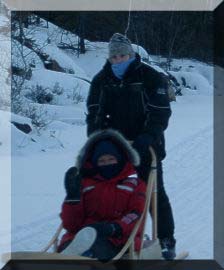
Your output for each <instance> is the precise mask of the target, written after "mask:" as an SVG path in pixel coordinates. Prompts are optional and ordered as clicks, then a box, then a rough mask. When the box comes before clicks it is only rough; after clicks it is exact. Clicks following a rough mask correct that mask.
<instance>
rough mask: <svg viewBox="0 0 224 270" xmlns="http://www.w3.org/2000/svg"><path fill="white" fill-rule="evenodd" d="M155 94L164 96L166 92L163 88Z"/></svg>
mask: <svg viewBox="0 0 224 270" xmlns="http://www.w3.org/2000/svg"><path fill="white" fill-rule="evenodd" d="M157 94H159V95H165V94H166V90H165V89H164V88H158V89H157Z"/></svg>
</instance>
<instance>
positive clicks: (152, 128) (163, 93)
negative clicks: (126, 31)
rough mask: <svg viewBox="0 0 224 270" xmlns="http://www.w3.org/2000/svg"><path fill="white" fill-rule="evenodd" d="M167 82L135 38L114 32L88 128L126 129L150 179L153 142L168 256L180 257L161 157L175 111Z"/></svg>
mask: <svg viewBox="0 0 224 270" xmlns="http://www.w3.org/2000/svg"><path fill="white" fill-rule="evenodd" d="M169 103H170V102H169V96H168V85H167V82H166V81H165V79H164V77H163V76H161V74H160V73H159V72H157V71H156V70H154V69H153V68H151V67H150V66H149V65H146V64H145V63H142V62H141V59H140V56H139V55H138V54H137V53H135V52H134V50H133V48H132V45H131V42H130V40H129V39H128V38H126V37H125V36H123V35H122V34H119V33H115V34H114V35H113V36H112V37H111V39H110V42H109V57H108V60H107V62H106V64H105V65H104V67H103V69H102V70H101V71H100V72H99V73H98V74H97V75H96V76H95V77H94V78H93V80H92V83H91V87H90V91H89V95H88V99H87V109H88V114H87V118H86V121H87V134H88V136H89V135H90V134H91V133H92V132H94V131H95V130H102V129H107V128H113V129H116V130H118V131H119V132H121V133H122V134H123V135H124V136H125V138H126V139H127V140H130V141H133V146H134V147H135V148H136V150H137V151H138V153H139V154H140V158H141V164H140V166H138V168H137V170H138V174H139V176H140V177H141V178H142V179H143V180H144V181H146V182H147V180H148V174H149V167H150V163H151V156H150V153H149V146H152V147H153V148H154V150H155V151H156V154H157V159H158V164H157V168H158V177H157V178H158V179H157V182H158V238H159V240H160V245H161V248H162V255H163V257H164V258H165V259H173V258H174V257H175V244H176V240H175V238H174V219H173V214H172V209H171V206H170V203H169V199H168V196H167V194H166V192H165V189H164V183H163V171H162V160H163V159H164V158H165V155H166V153H165V140H164V131H165V129H166V128H167V126H168V120H169V117H170V116H171V109H170V104H169Z"/></svg>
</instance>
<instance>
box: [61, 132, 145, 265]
mask: <svg viewBox="0 0 224 270" xmlns="http://www.w3.org/2000/svg"><path fill="white" fill-rule="evenodd" d="M138 164H139V156H138V154H137V152H136V151H135V150H134V149H133V148H132V147H131V146H130V145H129V143H128V142H127V141H126V140H125V139H124V137H123V136H122V135H121V134H120V133H118V132H116V131H114V130H106V131H100V132H96V133H94V134H93V135H91V136H90V137H89V139H88V141H87V142H86V144H85V145H84V147H83V148H82V149H81V151H80V153H79V156H78V158H77V162H76V167H72V168H70V169H69V170H68V171H67V173H66V175H65V189H66V193H67V196H66V198H65V201H64V202H63V205H62V212H61V219H62V223H63V227H64V229H65V230H66V233H65V234H64V235H63V237H62V240H61V242H60V245H59V247H58V252H61V253H63V254H66V255H82V256H87V257H91V258H97V259H99V260H105V261H107V260H110V259H112V258H113V257H114V256H115V255H116V254H117V253H118V252H119V251H120V250H121V248H122V247H123V246H124V244H125V243H126V241H127V240H128V238H129V236H130V234H131V232H132V230H133V228H134V226H135V224H136V222H137V221H138V220H139V218H140V216H141V214H142V212H143V210H144V204H145V192H146V185H145V183H144V182H143V181H142V180H141V179H139V178H138V177H137V174H136V171H135V166H137V165H138ZM141 230H142V228H140V229H139V232H138V233H137V235H136V237H135V249H136V250H139V249H140V245H141V243H140V242H141V240H140V235H141Z"/></svg>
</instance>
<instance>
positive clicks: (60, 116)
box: [0, 25, 213, 259]
mask: <svg viewBox="0 0 224 270" xmlns="http://www.w3.org/2000/svg"><path fill="white" fill-rule="evenodd" d="M51 27H52V28H51ZM51 27H50V29H48V30H46V29H43V28H40V29H39V30H38V31H39V32H38V31H35V35H36V39H37V40H38V42H40V43H41V39H43V36H44V33H41V31H43V32H44V31H49V32H50V34H49V33H48V34H49V35H50V37H51V46H53V47H54V49H52V50H49V48H47V47H46V48H45V52H49V53H51V56H52V57H55V58H57V59H59V60H60V63H61V65H62V66H63V67H64V68H65V69H66V68H68V69H73V70H74V71H76V72H75V73H74V74H76V75H79V76H80V77H82V78H83V77H84V78H88V79H91V78H92V77H93V75H94V74H96V73H97V72H98V71H99V69H100V68H101V67H102V65H103V64H104V62H105V59H106V55H107V49H106V48H107V44H106V43H103V42H97V43H93V42H87V45H88V46H87V48H88V51H87V53H86V54H85V55H80V56H79V58H77V56H76V55H75V54H73V53H71V51H62V50H61V49H58V48H57V47H56V45H57V42H56V41H55V40H54V39H53V37H55V39H56V37H57V35H55V36H54V35H53V34H52V33H53V32H52V33H51V31H52V30H53V29H57V28H55V26H53V25H51ZM45 34H46V33H45ZM37 36H39V39H38V38H37ZM73 38H74V39H75V37H73ZM69 40H71V37H70V39H69ZM53 41H54V42H53ZM52 44H54V45H52ZM140 53H141V55H142V56H144V57H145V58H146V56H145V53H146V52H145V51H144V49H143V48H141V50H140ZM155 58H156V56H152V59H155ZM68 59H69V61H68ZM149 59H151V58H149ZM66 63H67V65H66ZM172 65H173V66H174V67H178V68H179V67H180V65H181V66H182V67H181V69H180V68H179V71H177V70H174V71H173V73H172V74H173V75H174V76H175V77H176V78H177V80H178V81H179V82H180V83H181V82H182V81H183V79H181V78H184V79H185V80H186V88H183V94H184V95H183V96H180V97H177V102H173V103H172V104H171V106H172V111H173V114H172V117H171V119H170V124H169V127H168V129H167V131H166V143H167V145H166V148H167V157H166V159H165V160H164V179H165V187H166V190H167V193H168V195H169V198H170V201H171V204H172V207H173V211H174V218H175V225H176V234H175V235H176V238H177V250H178V251H182V250H188V251H189V252H190V259H212V258H213V149H212V147H213V89H212V81H213V78H212V74H213V72H212V67H211V66H209V65H206V64H204V63H201V62H197V61H192V60H174V61H173V63H172ZM37 82H38V83H40V84H41V85H42V86H44V87H53V84H54V83H55V82H59V83H60V86H62V87H63V88H64V92H63V95H60V96H58V100H54V103H52V104H43V105H40V104H37V103H35V104H33V105H35V106H36V108H38V109H41V110H43V111H44V112H46V114H45V117H46V119H47V121H48V125H47V126H46V127H45V128H44V129H42V130H40V131H37V130H36V129H35V127H34V126H33V125H32V123H31V120H30V119H29V118H27V117H22V116H18V115H15V114H12V121H16V122H18V123H27V124H29V125H30V126H31V127H32V132H31V133H29V134H25V133H23V132H22V131H20V130H18V129H17V128H16V127H15V126H14V125H11V124H10V122H9V117H10V115H9V113H8V112H6V111H1V110H0V128H1V129H2V128H3V130H6V128H8V129H9V128H10V127H11V130H12V157H11V168H12V170H11V172H12V178H11V186H12V190H11V191H12V194H11V204H12V208H11V209H12V215H11V225H12V234H11V236H12V250H13V251H19V250H40V249H41V248H43V247H44V246H45V245H46V243H47V242H48V240H49V239H50V238H51V236H52V235H53V233H54V231H55V230H56V228H57V226H58V225H59V223H60V219H59V213H60V207H61V203H62V201H63V199H64V196H65V191H64V187H63V177H64V172H65V171H66V169H67V168H68V167H69V166H71V165H73V164H74V162H75V157H76V155H77V153H78V150H79V149H80V148H81V147H82V145H83V144H84V142H85V140H86V125H85V110H86V108H85V102H80V103H78V104H75V103H74V102H71V92H70V91H71V90H70V88H71V86H72V85H75V84H79V87H80V91H81V94H82V95H83V98H84V99H85V98H86V96H87V91H88V83H87V82H85V81H82V80H78V79H75V77H74V76H73V74H67V73H60V72H55V71H49V70H46V69H44V67H43V66H42V67H41V65H38V66H37V68H36V69H34V70H33V75H32V77H31V80H30V81H27V82H26V86H27V85H35V84H36V83H37ZM187 86H190V87H191V89H190V88H188V87H187ZM25 91H27V89H25V90H24V93H25ZM69 95H70V96H69ZM25 101H26V102H27V100H25ZM31 103H32V102H31ZM7 145H9V138H8V137H7V133H6V132H1V133H0V159H1V164H2V165H1V166H2V167H1V168H2V169H5V170H6V165H5V164H6V163H7V164H9V163H8V162H9V156H8V155H7V153H9V148H7ZM5 179H9V178H5ZM1 184H3V187H4V184H6V183H5V182H4V179H3V178H2V180H1ZM7 190H9V189H7ZM4 196H5V201H6V200H8V204H10V202H9V198H10V193H9V192H8V193H7V192H6V194H4ZM2 205H3V204H2ZM1 210H4V207H3V208H2V209H1ZM9 220H10V215H9V213H8V212H7V213H5V214H4V221H5V222H4V224H7V223H9V222H8V221H9ZM4 224H3V225H2V227H0V253H2V252H6V251H8V250H9V246H8V245H6V243H7V242H8V237H9V236H10V229H9V228H8V227H7V226H6V225H4ZM164 226H166V225H165V224H164ZM147 231H148V232H150V222H149V223H148V227H147Z"/></svg>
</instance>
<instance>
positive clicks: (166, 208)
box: [137, 153, 174, 239]
mask: <svg viewBox="0 0 224 270" xmlns="http://www.w3.org/2000/svg"><path fill="white" fill-rule="evenodd" d="M139 154H140V158H141V164H140V166H139V167H137V172H138V174H139V177H141V178H142V179H143V180H144V181H145V182H146V183H147V181H148V176H149V172H150V164H151V157H150V156H147V157H145V156H144V157H142V156H141V153H139ZM157 160H158V161H157V207H158V238H159V239H163V238H166V237H168V238H172V237H174V219H173V213H172V209H171V205H170V202H169V198H168V196H167V194H166V191H165V188H164V183H163V168H162V161H161V159H159V157H158V156H157Z"/></svg>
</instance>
